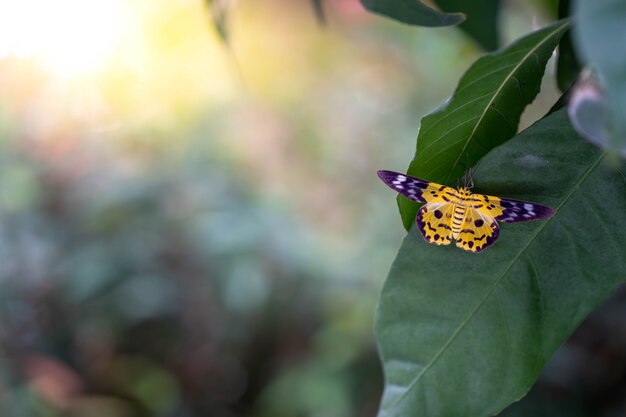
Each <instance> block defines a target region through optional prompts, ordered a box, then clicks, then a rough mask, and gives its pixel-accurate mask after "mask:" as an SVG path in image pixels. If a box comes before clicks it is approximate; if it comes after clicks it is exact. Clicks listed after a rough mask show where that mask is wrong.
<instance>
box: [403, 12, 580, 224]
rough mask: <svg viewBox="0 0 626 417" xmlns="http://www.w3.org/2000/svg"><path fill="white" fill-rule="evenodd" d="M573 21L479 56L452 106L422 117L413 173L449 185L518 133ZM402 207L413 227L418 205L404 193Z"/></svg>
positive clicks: (404, 219) (453, 98)
mask: <svg viewBox="0 0 626 417" xmlns="http://www.w3.org/2000/svg"><path fill="white" fill-rule="evenodd" d="M568 26H569V23H568V22H567V21H561V22H557V23H555V24H553V25H550V26H547V27H545V28H543V29H541V30H538V31H536V32H534V33H531V34H530V35H527V36H526V37H524V38H522V39H520V40H518V41H517V42H515V43H514V44H513V45H511V46H509V47H507V48H504V49H503V50H500V51H498V52H495V53H493V54H489V55H486V56H484V57H482V58H480V59H479V60H478V61H476V62H475V63H474V64H473V65H472V66H471V68H470V69H469V70H468V71H467V72H466V73H465V74H464V75H463V77H462V78H461V81H460V82H459V86H458V87H457V89H456V91H455V92H454V95H453V96H452V99H451V100H450V101H449V102H448V103H447V105H446V106H445V107H444V108H442V109H440V110H437V111H435V112H434V113H431V114H430V115H428V116H426V117H424V118H423V119H422V125H421V127H420V132H419V136H418V138H417V147H416V150H415V157H414V158H413V161H412V162H411V165H410V166H409V169H408V174H409V175H413V176H415V177H419V178H424V179H427V180H429V181H434V182H438V183H441V184H449V183H450V182H452V181H454V180H456V178H458V177H460V176H461V175H462V174H463V172H464V171H465V170H466V169H467V167H470V166H473V165H474V164H475V163H476V162H477V161H478V160H479V159H480V158H481V157H482V156H483V155H485V154H486V153H487V152H489V151H490V150H491V149H493V148H494V147H496V146H498V145H500V144H502V143H503V142H505V141H507V140H509V139H510V138H512V137H513V135H515V133H516V132H517V126H518V124H519V119H520V116H521V114H522V112H523V111H524V109H525V108H526V106H527V105H528V104H530V103H531V102H532V101H533V100H534V98H535V97H536V96H537V93H539V88H540V86H541V78H542V76H543V72H544V69H545V66H546V63H547V62H548V59H550V56H551V55H552V51H553V50H554V48H555V47H556V45H557V43H558V41H559V39H560V37H561V35H562V34H563V32H564V31H565V30H566V29H567V27H568ZM398 206H399V207H400V214H401V216H402V221H403V223H404V226H405V228H406V229H407V230H408V229H409V228H410V227H411V225H412V224H413V220H414V218H415V214H416V213H417V209H418V205H417V204H415V203H413V202H411V201H409V200H408V199H406V198H404V197H401V196H400V197H399V198H398Z"/></svg>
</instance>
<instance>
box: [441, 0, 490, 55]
mask: <svg viewBox="0 0 626 417" xmlns="http://www.w3.org/2000/svg"><path fill="white" fill-rule="evenodd" d="M436 3H437V4H438V5H439V6H440V7H441V9H442V10H444V11H452V10H455V11H460V12H463V13H464V14H465V15H466V16H467V19H466V20H465V21H464V22H463V23H461V24H460V25H459V28H461V29H462V30H463V31H465V32H467V34H468V35H470V36H471V37H472V38H473V39H474V40H475V41H476V42H478V44H479V45H480V46H482V47H483V48H484V49H486V50H488V51H493V50H494V49H497V48H498V46H499V45H500V36H499V34H498V14H499V12H500V0H474V1H466V0H436Z"/></svg>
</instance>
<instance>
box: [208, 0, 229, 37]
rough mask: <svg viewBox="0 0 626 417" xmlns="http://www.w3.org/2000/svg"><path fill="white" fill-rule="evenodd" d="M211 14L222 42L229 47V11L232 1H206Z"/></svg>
mask: <svg viewBox="0 0 626 417" xmlns="http://www.w3.org/2000/svg"><path fill="white" fill-rule="evenodd" d="M205 1H206V3H207V5H208V6H209V10H210V12H211V18H212V20H213V27H214V28H215V31H216V32H217V34H218V35H219V37H220V39H221V40H222V42H224V43H225V44H227V45H228V43H229V32H228V11H229V10H228V9H229V6H230V4H229V3H230V0H205Z"/></svg>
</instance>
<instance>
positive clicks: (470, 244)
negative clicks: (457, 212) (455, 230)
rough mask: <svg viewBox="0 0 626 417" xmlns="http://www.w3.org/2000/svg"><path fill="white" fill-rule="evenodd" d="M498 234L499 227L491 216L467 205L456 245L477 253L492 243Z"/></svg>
mask: <svg viewBox="0 0 626 417" xmlns="http://www.w3.org/2000/svg"><path fill="white" fill-rule="evenodd" d="M499 235H500V228H499V227H498V222H496V221H495V219H494V218H493V217H491V216H489V215H488V214H485V213H482V212H480V211H479V210H477V209H475V208H473V207H468V208H467V210H466V211H465V217H464V219H463V222H462V223H461V232H460V233H459V235H458V236H457V238H456V245H457V246H458V247H459V248H461V249H464V250H467V251H470V252H474V253H477V252H481V251H483V250H485V249H486V248H487V247H489V246H491V245H493V244H494V242H495V241H496V240H498V236H499Z"/></svg>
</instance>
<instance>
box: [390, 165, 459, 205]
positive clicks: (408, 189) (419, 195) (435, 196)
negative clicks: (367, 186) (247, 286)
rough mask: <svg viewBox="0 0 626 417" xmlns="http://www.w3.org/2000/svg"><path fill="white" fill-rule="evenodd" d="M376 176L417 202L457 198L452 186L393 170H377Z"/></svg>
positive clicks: (436, 201) (441, 201)
mask: <svg viewBox="0 0 626 417" xmlns="http://www.w3.org/2000/svg"><path fill="white" fill-rule="evenodd" d="M378 177H379V178H380V179H381V180H382V181H383V182H384V183H385V184H387V185H388V186H389V187H390V188H392V189H394V190H396V191H397V192H399V193H400V194H402V195H403V196H405V197H406V198H408V199H409V200H412V201H415V202H417V203H444V202H447V201H450V200H453V199H457V191H456V190H455V189H454V188H452V187H446V186H445V185H441V184H436V183H434V182H430V181H425V180H421V179H419V178H415V177H411V176H408V175H405V174H400V173H399V172H394V171H378Z"/></svg>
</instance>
